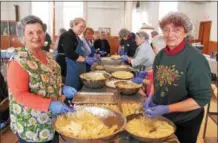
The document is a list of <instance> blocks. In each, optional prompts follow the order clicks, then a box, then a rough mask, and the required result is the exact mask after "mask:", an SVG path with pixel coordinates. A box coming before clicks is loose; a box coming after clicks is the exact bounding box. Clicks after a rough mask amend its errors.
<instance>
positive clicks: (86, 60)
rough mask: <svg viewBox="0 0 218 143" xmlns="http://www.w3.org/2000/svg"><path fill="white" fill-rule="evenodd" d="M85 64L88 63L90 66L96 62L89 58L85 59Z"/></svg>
mask: <svg viewBox="0 0 218 143" xmlns="http://www.w3.org/2000/svg"><path fill="white" fill-rule="evenodd" d="M85 62H86V63H87V64H89V65H92V64H93V63H94V62H95V61H94V59H93V58H91V57H87V58H86V59H85Z"/></svg>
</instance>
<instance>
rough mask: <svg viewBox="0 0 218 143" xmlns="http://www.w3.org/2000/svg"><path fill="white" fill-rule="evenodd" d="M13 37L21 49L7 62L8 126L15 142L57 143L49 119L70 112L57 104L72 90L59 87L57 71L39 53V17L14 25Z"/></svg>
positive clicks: (48, 57)
mask: <svg viewBox="0 0 218 143" xmlns="http://www.w3.org/2000/svg"><path fill="white" fill-rule="evenodd" d="M17 35H18V37H19V39H20V40H21V42H22V43H23V44H24V47H25V48H16V49H15V52H14V56H13V58H12V59H11V60H10V61H9V63H8V70H7V82H8V90H9V105H10V106H9V108H10V121H11V122H10V126H11V129H12V131H13V132H14V133H15V134H16V135H17V137H18V139H19V143H32V142H34V143H35V142H44V143H50V142H52V143H58V142H59V135H58V134H57V133H55V130H54V129H53V127H52V120H51V119H52V116H54V115H58V114H61V113H65V112H74V111H75V110H74V109H73V108H70V107H68V106H67V105H66V104H64V103H62V102H61V101H58V99H59V97H60V96H61V94H63V95H64V96H65V97H66V98H67V99H68V98H73V97H74V96H75V95H76V92H77V91H76V90H75V89H74V88H72V87H69V86H63V88H61V87H62V84H61V72H60V71H61V70H60V67H59V65H58V64H57V63H56V62H55V61H54V60H53V56H52V54H51V53H49V52H45V51H44V50H42V46H43V45H44V42H45V32H44V30H43V23H42V21H41V19H40V18H38V17H36V16H33V15H29V16H26V17H24V18H23V19H21V21H20V22H19V23H18V24H17Z"/></svg>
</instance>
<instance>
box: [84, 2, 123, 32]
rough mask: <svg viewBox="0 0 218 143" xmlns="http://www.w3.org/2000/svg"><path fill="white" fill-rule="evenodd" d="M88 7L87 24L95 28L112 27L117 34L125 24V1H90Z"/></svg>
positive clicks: (112, 30)
mask: <svg viewBox="0 0 218 143" xmlns="http://www.w3.org/2000/svg"><path fill="white" fill-rule="evenodd" d="M87 7H88V9H87V25H88V26H90V27H92V28H93V29H94V30H98V28H99V27H110V28H111V35H112V36H115V35H118V32H119V30H120V29H121V28H123V27H124V26H125V18H124V2H88V4H87Z"/></svg>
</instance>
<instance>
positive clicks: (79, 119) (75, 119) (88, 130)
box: [55, 110, 118, 139]
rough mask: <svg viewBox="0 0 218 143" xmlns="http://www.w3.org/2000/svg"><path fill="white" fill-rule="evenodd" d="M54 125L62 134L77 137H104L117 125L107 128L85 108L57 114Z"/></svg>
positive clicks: (113, 130) (111, 132)
mask: <svg viewBox="0 0 218 143" xmlns="http://www.w3.org/2000/svg"><path fill="white" fill-rule="evenodd" d="M55 126H56V128H57V130H58V131H59V132H61V133H63V134H64V135H66V136H68V137H72V138H78V139H95V138H99V137H105V136H108V135H111V134H113V133H114V132H115V130H116V129H117V128H118V126H117V125H113V126H112V127H111V128H109V127H108V126H106V125H105V124H104V123H103V122H102V121H101V120H100V119H99V118H98V117H96V116H94V115H93V114H91V113H89V112H87V111H85V110H80V111H77V112H75V113H73V114H70V115H68V114H66V115H62V116H58V117H57V120H56V122H55Z"/></svg>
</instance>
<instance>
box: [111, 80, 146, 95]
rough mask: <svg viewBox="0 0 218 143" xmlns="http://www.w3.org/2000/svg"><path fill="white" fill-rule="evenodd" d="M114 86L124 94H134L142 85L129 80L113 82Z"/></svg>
mask: <svg viewBox="0 0 218 143" xmlns="http://www.w3.org/2000/svg"><path fill="white" fill-rule="evenodd" d="M115 86H116V88H117V89H118V91H119V92H120V93H121V94H125V95H134V94H136V93H137V92H138V91H139V89H140V88H141V87H142V85H141V84H137V83H134V82H132V81H130V80H128V81H118V82H115Z"/></svg>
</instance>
